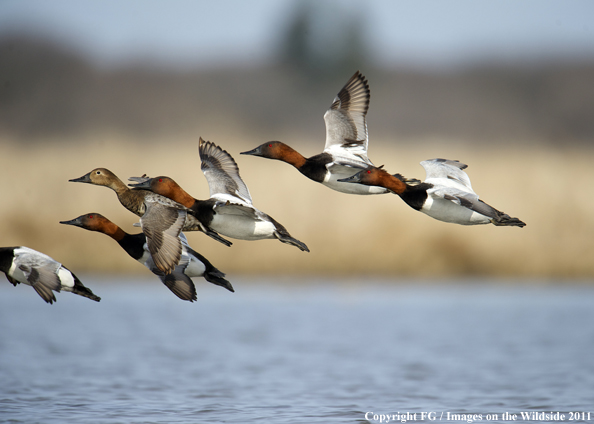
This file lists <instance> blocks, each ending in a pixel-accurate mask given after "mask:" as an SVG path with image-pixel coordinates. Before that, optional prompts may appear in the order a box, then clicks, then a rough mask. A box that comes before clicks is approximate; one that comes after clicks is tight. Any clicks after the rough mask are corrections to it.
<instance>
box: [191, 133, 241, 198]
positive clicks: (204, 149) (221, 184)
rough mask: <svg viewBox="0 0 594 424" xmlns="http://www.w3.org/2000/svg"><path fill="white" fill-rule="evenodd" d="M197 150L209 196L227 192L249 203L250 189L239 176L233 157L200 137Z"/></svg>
mask: <svg viewBox="0 0 594 424" xmlns="http://www.w3.org/2000/svg"><path fill="white" fill-rule="evenodd" d="M199 151H200V160H201V161H202V164H201V166H200V168H201V169H202V172H203V173H204V176H205V177H206V181H208V187H209V189H210V197H215V196H216V195H217V194H229V195H231V196H235V197H239V198H240V199H241V200H243V201H244V202H247V203H249V204H251V203H252V197H251V196H250V191H249V190H248V188H247V186H246V185H245V183H244V182H243V180H242V179H241V177H240V176H239V167H238V166H237V163H236V162H235V160H234V159H233V157H232V156H231V155H230V154H229V153H227V151H226V150H223V149H221V148H220V147H219V146H217V145H216V144H214V143H211V142H210V141H204V140H203V139H202V138H200V147H199Z"/></svg>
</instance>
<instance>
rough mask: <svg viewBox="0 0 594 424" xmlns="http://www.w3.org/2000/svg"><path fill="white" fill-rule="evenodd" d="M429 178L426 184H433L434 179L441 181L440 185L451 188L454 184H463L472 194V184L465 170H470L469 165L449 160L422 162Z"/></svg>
mask: <svg viewBox="0 0 594 424" xmlns="http://www.w3.org/2000/svg"><path fill="white" fill-rule="evenodd" d="M421 165H422V166H423V168H425V172H426V173H427V178H426V179H425V182H429V183H431V181H429V180H432V179H440V180H443V181H440V184H443V185H446V186H451V185H452V184H451V183H452V182H453V183H457V184H461V185H462V186H464V187H466V188H468V189H469V190H470V191H471V192H472V184H470V178H468V174H466V172H464V171H463V169H466V168H468V165H466V164H464V163H461V162H459V161H457V160H449V159H439V158H438V159H429V160H424V161H423V162H421Z"/></svg>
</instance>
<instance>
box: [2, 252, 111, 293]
mask: <svg viewBox="0 0 594 424" xmlns="http://www.w3.org/2000/svg"><path fill="white" fill-rule="evenodd" d="M0 271H2V272H4V274H6V278H7V279H8V281H10V282H11V283H12V284H13V285H14V286H15V287H16V285H17V284H19V283H23V284H27V285H29V286H31V287H33V288H34V289H35V291H36V292H37V294H39V296H41V298H42V299H43V300H45V301H46V302H47V303H49V304H52V303H54V302H55V301H56V296H55V295H54V293H53V292H52V290H53V291H56V292H60V291H62V290H64V291H67V292H71V293H74V294H77V295H79V296H83V297H87V298H89V299H91V300H94V301H95V302H99V301H100V300H101V298H100V297H99V296H95V295H94V294H93V292H92V291H91V290H90V289H89V288H87V287H85V286H84V285H83V284H82V283H81V282H80V280H79V279H78V277H77V276H76V275H74V274H73V273H72V272H71V271H70V270H69V269H68V268H66V267H65V266H64V265H62V264H61V263H60V262H57V261H55V260H54V259H52V258H50V257H49V256H47V255H46V254H44V253H41V252H38V251H36V250H33V249H30V248H28V247H25V246H13V247H0Z"/></svg>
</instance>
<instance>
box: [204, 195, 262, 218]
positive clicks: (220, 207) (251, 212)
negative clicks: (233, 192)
mask: <svg viewBox="0 0 594 424" xmlns="http://www.w3.org/2000/svg"><path fill="white" fill-rule="evenodd" d="M229 197H231V196H229ZM216 199H217V202H216V203H215V205H214V211H215V212H216V213H217V214H220V215H241V216H246V217H248V218H251V219H259V214H258V212H260V211H258V209H256V208H255V207H253V206H252V205H251V204H245V203H243V204H242V203H239V202H234V201H233V200H232V199H226V198H225V196H217V197H216Z"/></svg>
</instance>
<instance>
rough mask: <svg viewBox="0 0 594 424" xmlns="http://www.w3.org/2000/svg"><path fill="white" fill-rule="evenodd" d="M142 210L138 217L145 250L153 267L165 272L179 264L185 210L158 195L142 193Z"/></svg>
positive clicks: (170, 270)
mask: <svg viewBox="0 0 594 424" xmlns="http://www.w3.org/2000/svg"><path fill="white" fill-rule="evenodd" d="M144 203H145V206H146V212H145V213H144V215H143V216H142V218H140V225H141V226H142V232H143V233H144V234H145V235H146V243H147V246H148V250H149V252H150V254H151V256H152V258H153V261H154V262H155V265H156V266H157V268H159V269H160V270H161V271H162V272H164V273H166V274H168V273H170V272H172V271H173V269H174V268H175V267H176V266H177V265H178V264H179V261H180V259H181V254H182V243H181V240H180V238H179V234H180V232H181V230H182V227H183V225H184V223H185V222H186V216H187V211H186V210H185V209H183V206H181V205H179V204H178V203H176V202H174V201H172V200H170V199H167V198H165V197H163V196H159V195H156V194H154V195H146V196H145V199H144Z"/></svg>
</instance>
